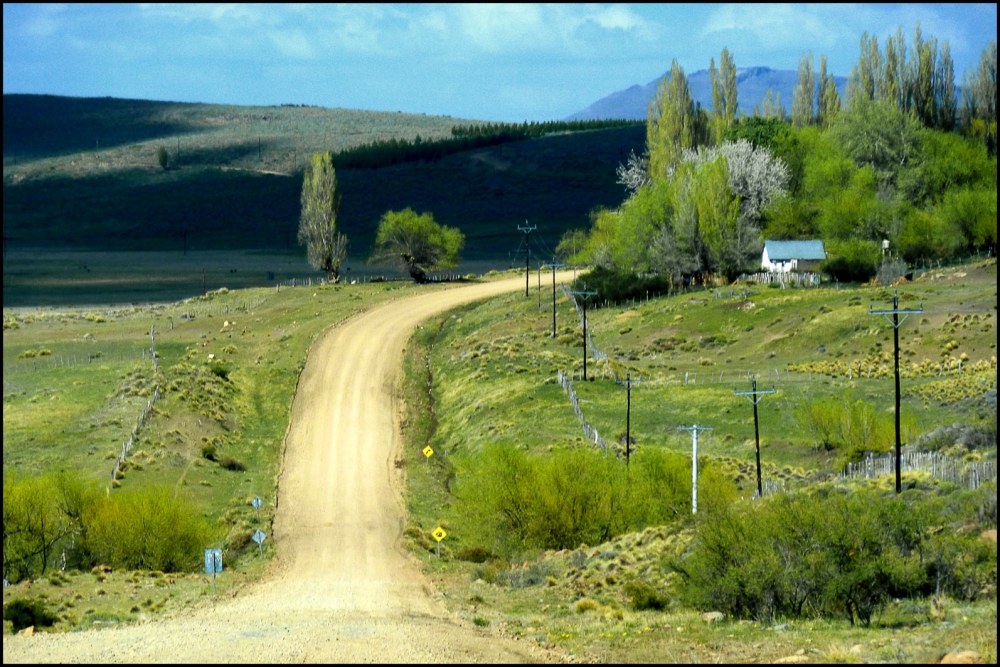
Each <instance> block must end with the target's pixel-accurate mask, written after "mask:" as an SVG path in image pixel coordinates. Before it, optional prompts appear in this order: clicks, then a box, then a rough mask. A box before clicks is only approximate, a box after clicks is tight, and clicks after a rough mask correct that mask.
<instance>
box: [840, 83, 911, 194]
mask: <svg viewBox="0 0 1000 667" xmlns="http://www.w3.org/2000/svg"><path fill="white" fill-rule="evenodd" d="M919 131H920V123H919V122H918V121H917V120H916V119H915V118H914V117H913V116H912V115H911V114H906V113H903V111H901V110H900V109H899V107H898V106H896V105H895V104H893V103H891V102H879V101H858V102H856V103H854V104H853V105H852V108H851V110H850V111H847V112H844V113H842V114H840V117H839V118H838V120H837V123H836V124H835V125H834V127H833V129H832V132H833V136H834V137H835V138H836V140H837V141H838V143H839V144H840V146H841V147H842V148H843V150H844V152H845V153H846V154H847V156H848V157H850V158H851V159H852V160H854V162H855V163H856V164H858V165H859V166H860V165H870V166H871V167H872V169H874V170H875V173H876V174H878V176H879V178H880V179H881V180H882V181H883V182H887V183H891V184H893V185H894V184H895V180H896V175H897V174H898V173H899V172H900V171H901V170H902V169H904V168H905V167H907V166H908V165H909V164H910V162H911V161H912V160H914V159H915V158H916V157H917V155H918V154H919V150H920V138H919Z"/></svg>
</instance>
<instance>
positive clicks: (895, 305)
mask: <svg viewBox="0 0 1000 667" xmlns="http://www.w3.org/2000/svg"><path fill="white" fill-rule="evenodd" d="M922 312H924V307H923V305H921V306H920V307H919V308H916V309H908V308H903V309H901V308H900V307H899V290H896V291H895V293H893V295H892V310H875V309H874V308H872V306H871V304H869V306H868V314H869V315H882V316H884V317H885V319H886V320H887V321H888V322H889V324H891V325H892V342H893V350H894V358H895V365H896V495H899V493H900V492H901V491H902V490H903V481H902V477H901V476H900V464H901V459H902V454H901V453H900V450H901V449H902V446H901V443H900V439H899V325H900V324H902V323H903V322H904V321H905V320H906V318H907V316H909V315H915V314H917V313H922ZM890 315H892V319H891V320H890V319H889V316H890ZM900 315H902V316H903V319H902V320H901V319H899V316H900Z"/></svg>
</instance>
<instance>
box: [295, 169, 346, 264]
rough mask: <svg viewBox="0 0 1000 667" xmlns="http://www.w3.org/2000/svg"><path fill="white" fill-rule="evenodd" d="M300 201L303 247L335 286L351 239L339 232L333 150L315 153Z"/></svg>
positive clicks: (337, 196) (338, 207)
mask: <svg viewBox="0 0 1000 667" xmlns="http://www.w3.org/2000/svg"><path fill="white" fill-rule="evenodd" d="M300 201H301V204H302V211H301V214H300V217H299V244H300V245H304V246H306V254H307V257H308V259H309V264H311V265H312V267H313V268H314V269H319V270H320V271H326V276H327V279H328V280H329V281H330V282H334V283H335V282H337V281H338V280H339V279H340V265H341V264H342V263H343V261H344V259H346V257H347V237H346V236H345V235H343V234H341V233H340V231H339V230H338V229H337V218H338V216H339V215H340V193H339V192H337V173H336V170H334V168H333V156H332V155H331V154H330V151H325V152H323V153H313V156H312V159H311V160H310V161H309V164H308V165H306V172H305V177H304V178H303V181H302V196H301V198H300Z"/></svg>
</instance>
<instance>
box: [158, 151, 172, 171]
mask: <svg viewBox="0 0 1000 667" xmlns="http://www.w3.org/2000/svg"><path fill="white" fill-rule="evenodd" d="M169 159H170V156H169V155H167V149H166V147H164V146H160V147H159V148H157V149H156V164H158V165H160V169H162V170H163V171H166V170H167V161H168V160H169Z"/></svg>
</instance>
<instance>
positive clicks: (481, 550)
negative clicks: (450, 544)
mask: <svg viewBox="0 0 1000 667" xmlns="http://www.w3.org/2000/svg"><path fill="white" fill-rule="evenodd" d="M490 556H492V554H491V553H490V550H489V549H487V548H485V547H481V546H479V545H476V546H472V547H462V548H461V549H459V550H458V553H456V554H455V558H456V559H458V560H464V561H467V562H469V563H485V562H486V561H487V560H489V558H490Z"/></svg>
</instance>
